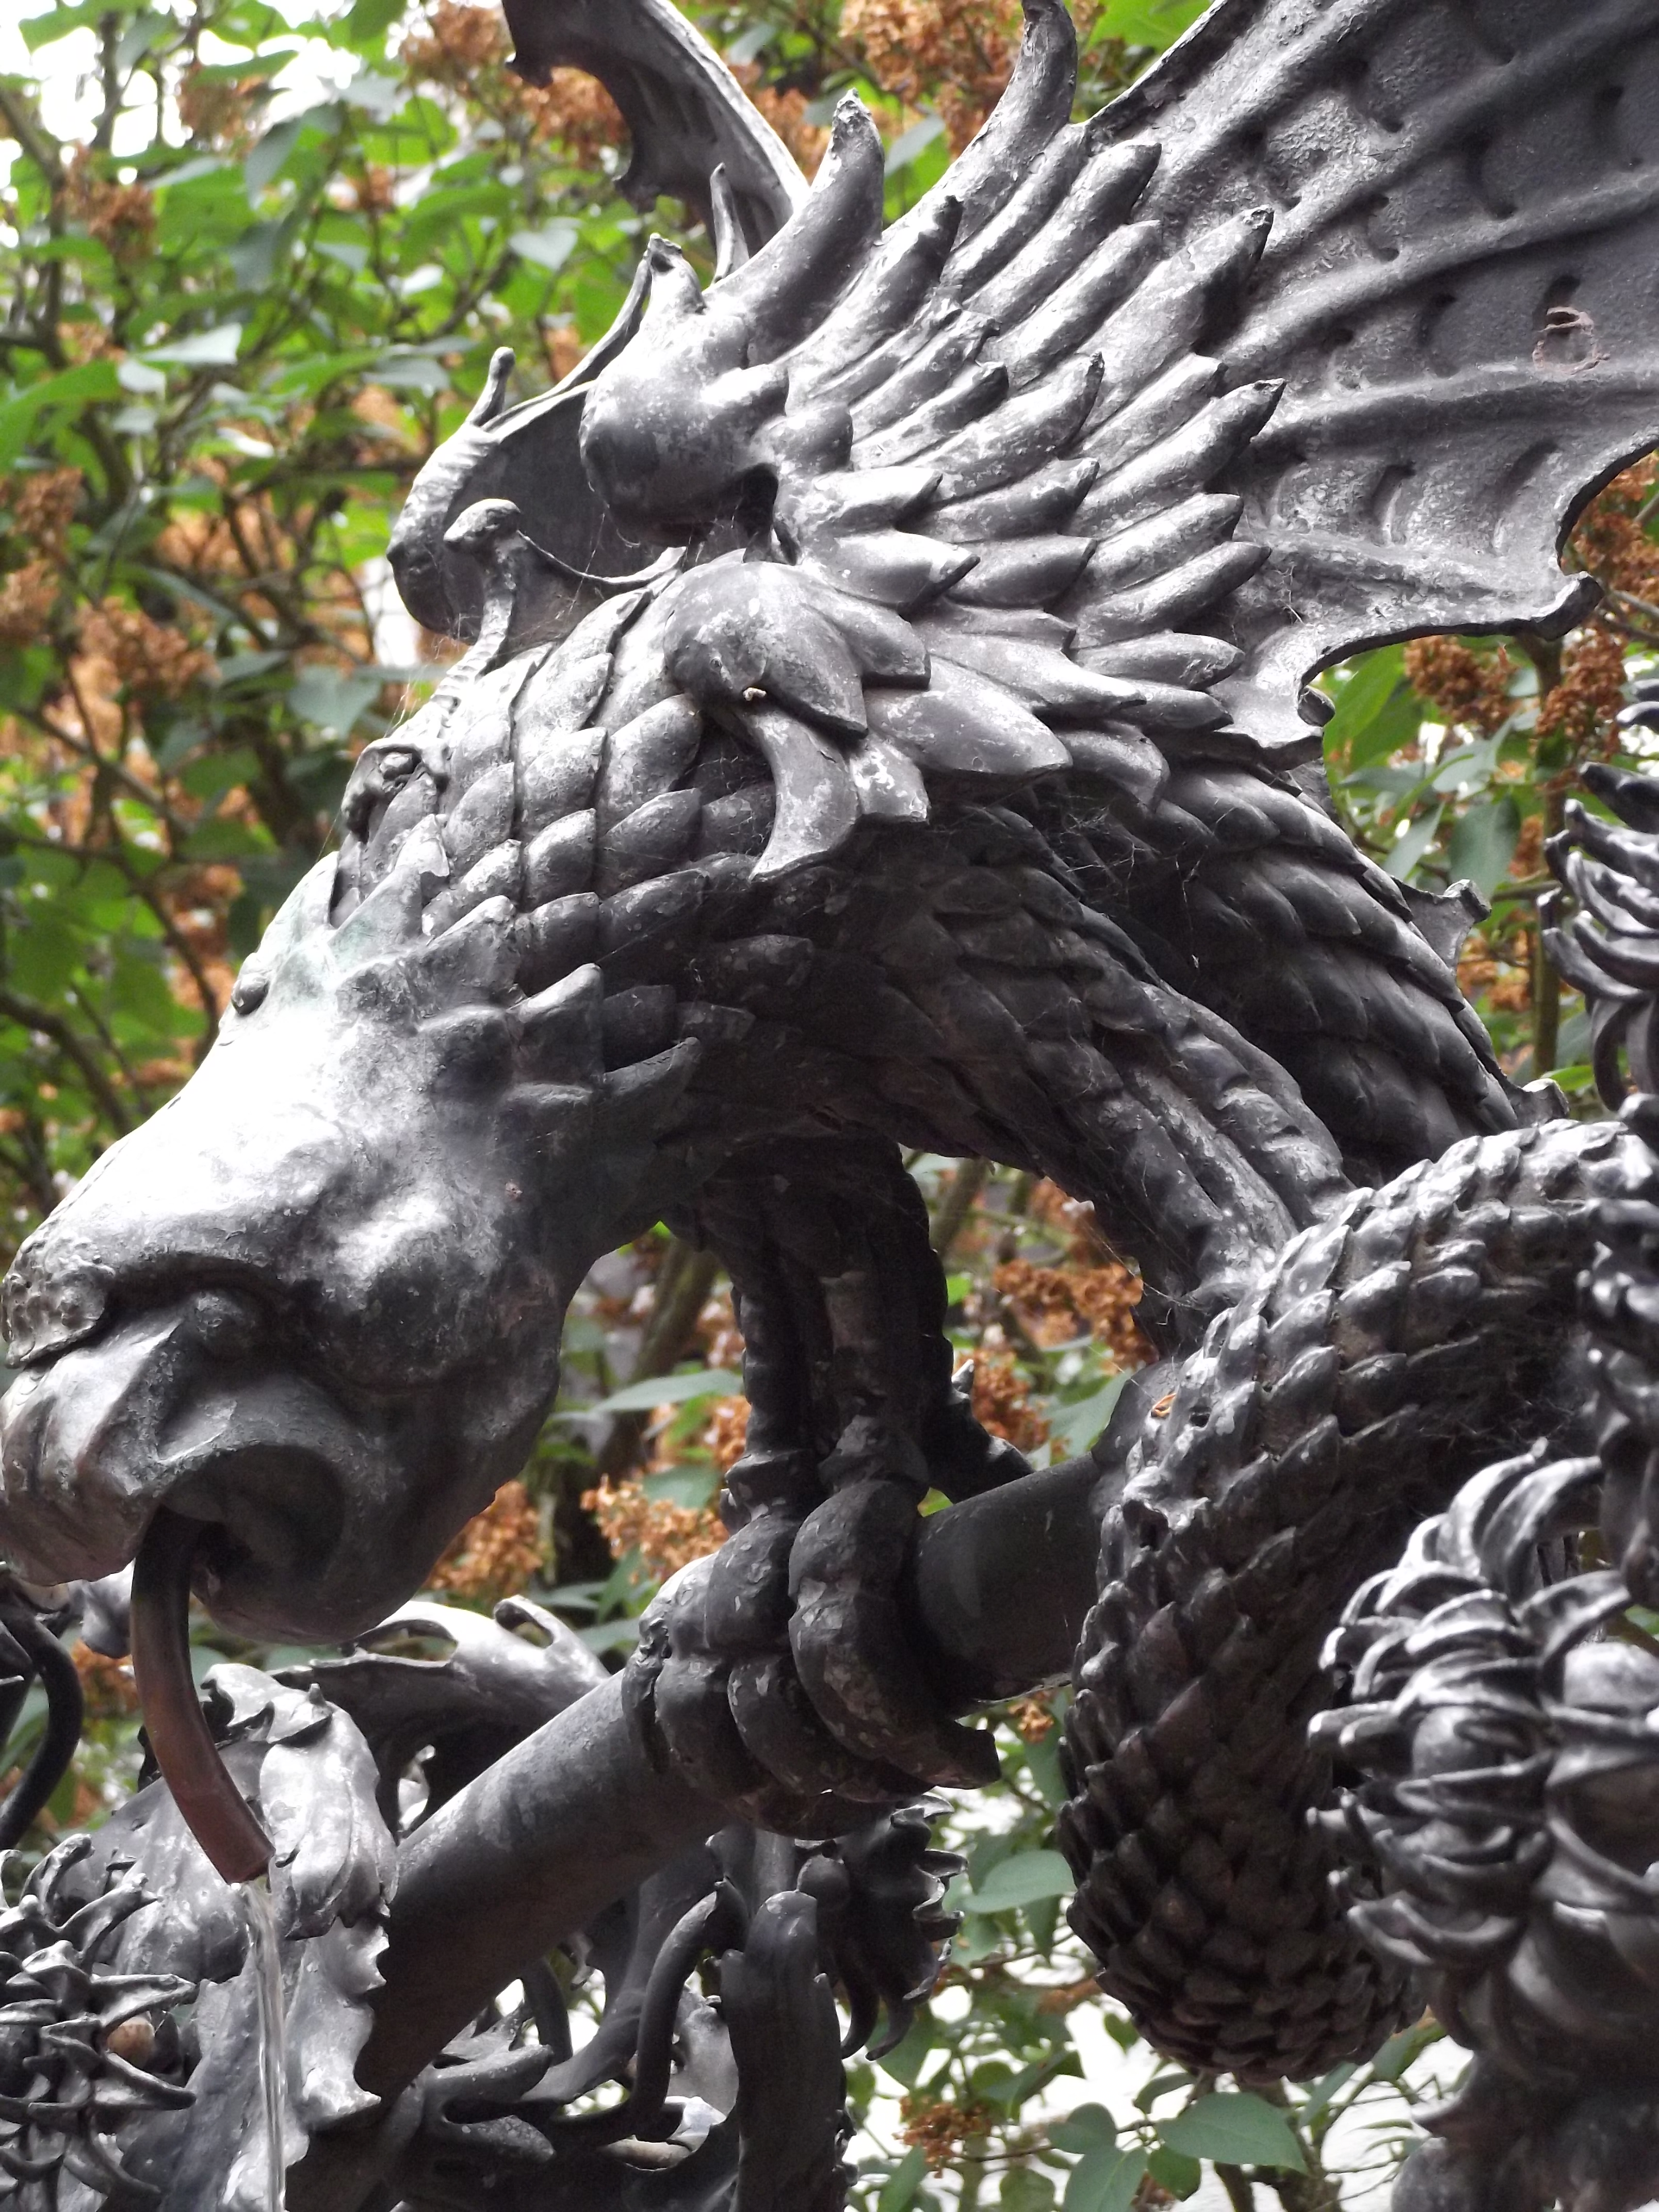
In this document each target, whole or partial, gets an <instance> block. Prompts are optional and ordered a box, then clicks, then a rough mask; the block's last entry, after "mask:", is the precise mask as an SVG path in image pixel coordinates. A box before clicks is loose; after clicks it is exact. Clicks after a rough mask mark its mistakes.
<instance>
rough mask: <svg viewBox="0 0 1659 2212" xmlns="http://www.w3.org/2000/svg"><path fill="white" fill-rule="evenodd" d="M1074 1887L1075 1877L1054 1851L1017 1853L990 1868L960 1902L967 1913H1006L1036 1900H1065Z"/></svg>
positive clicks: (1031, 1903) (1075, 1885)
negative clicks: (969, 1895)
mask: <svg viewBox="0 0 1659 2212" xmlns="http://www.w3.org/2000/svg"><path fill="white" fill-rule="evenodd" d="M1076 1887H1077V1877H1076V1875H1074V1874H1073V1872H1072V1869H1070V1867H1068V1866H1067V1865H1066V1862H1065V1860H1064V1859H1063V1858H1061V1857H1060V1853H1059V1852H1058V1851H1017V1852H1016V1853H1015V1855H1014V1857H1012V1858H1008V1859H1004V1861H1003V1862H1002V1863H1001V1865H1000V1866H996V1867H993V1868H992V1869H991V1871H990V1872H989V1874H987V1875H986V1877H985V1879H984V1881H983V1882H981V1884H980V1885H979V1886H978V1887H976V1888H975V1890H974V1892H973V1894H972V1896H971V1897H969V1898H968V1899H964V1900H963V1902H964V1905H965V1907H966V1909H967V1911H969V1912H1010V1911H1013V1910H1014V1908H1015V1907H1016V1906H1018V1905H1035V1904H1036V1900H1037V1899H1038V1898H1040V1897H1069V1896H1070V1895H1071V1894H1072V1892H1073V1890H1074V1889H1075V1888H1076Z"/></svg>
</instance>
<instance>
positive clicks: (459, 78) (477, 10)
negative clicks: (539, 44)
mask: <svg viewBox="0 0 1659 2212" xmlns="http://www.w3.org/2000/svg"><path fill="white" fill-rule="evenodd" d="M506 59H507V33H506V31H505V30H504V29H503V27H502V25H501V17H500V15H498V14H497V12H496V11H495V9H494V8H485V7H477V6H474V5H472V4H471V0H433V4H432V6H430V7H429V8H428V9H427V11H426V22H425V25H424V27H423V28H422V29H419V30H416V31H411V32H410V34H409V36H408V37H407V38H406V39H405V40H404V45H403V62H404V68H405V69H407V70H408V71H409V73H410V76H419V77H425V78H426V79H428V82H431V83H433V84H441V85H447V87H448V88H449V89H450V90H451V91H452V92H465V91H466V90H467V89H468V88H469V87H470V86H471V83H472V82H473V81H474V79H475V78H476V77H477V74H478V72H479V70H484V69H489V68H492V67H495V65H497V64H500V63H501V62H504V61H505V60H506Z"/></svg>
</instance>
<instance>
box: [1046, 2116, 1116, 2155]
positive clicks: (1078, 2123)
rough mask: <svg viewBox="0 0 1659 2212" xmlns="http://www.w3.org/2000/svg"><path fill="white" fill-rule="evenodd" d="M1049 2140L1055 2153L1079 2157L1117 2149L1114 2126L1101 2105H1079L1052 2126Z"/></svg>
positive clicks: (1113, 2120) (1113, 2122) (1113, 2121)
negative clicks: (1060, 2151) (1088, 2153)
mask: <svg viewBox="0 0 1659 2212" xmlns="http://www.w3.org/2000/svg"><path fill="white" fill-rule="evenodd" d="M1048 2140H1049V2142H1051V2143H1053V2145H1054V2148H1055V2149H1056V2150H1071V2151H1076V2152H1077V2153H1078V2154H1079V2156H1082V2155H1083V2154H1085V2153H1087V2152H1089V2151H1091V2150H1112V2149H1115V2148H1116V2145H1117V2122H1116V2121H1115V2119H1114V2118H1112V2116H1111V2114H1110V2113H1109V2112H1108V2111H1107V2109H1106V2107H1105V2106H1104V2105H1079V2106H1078V2107H1077V2108H1076V2110H1075V2111H1074V2112H1068V2113H1067V2114H1066V2118H1064V2119H1063V2120H1056V2121H1055V2122H1054V2125H1053V2126H1052V2127H1051V2128H1050V2129H1049V2130H1048Z"/></svg>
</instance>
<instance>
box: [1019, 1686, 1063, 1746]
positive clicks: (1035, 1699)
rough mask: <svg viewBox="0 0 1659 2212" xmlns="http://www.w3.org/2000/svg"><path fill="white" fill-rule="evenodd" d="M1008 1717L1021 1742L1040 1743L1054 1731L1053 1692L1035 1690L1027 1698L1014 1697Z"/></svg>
mask: <svg viewBox="0 0 1659 2212" xmlns="http://www.w3.org/2000/svg"><path fill="white" fill-rule="evenodd" d="M1008 1718H1009V1720H1010V1721H1011V1722H1012V1723H1013V1729H1014V1734H1015V1735H1017V1736H1018V1738H1019V1740H1020V1741H1021V1742H1022V1743H1041V1742H1042V1739H1043V1737H1044V1736H1045V1735H1053V1734H1054V1692H1053V1691H1052V1690H1036V1691H1034V1692H1032V1694H1031V1695H1030V1697H1029V1698H1016V1699H1014V1701H1013V1703H1012V1705H1010V1706H1009V1708H1008Z"/></svg>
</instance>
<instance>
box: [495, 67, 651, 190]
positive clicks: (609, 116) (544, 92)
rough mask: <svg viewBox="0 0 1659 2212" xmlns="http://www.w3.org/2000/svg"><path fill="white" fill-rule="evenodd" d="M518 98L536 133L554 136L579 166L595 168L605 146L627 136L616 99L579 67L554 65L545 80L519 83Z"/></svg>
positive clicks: (621, 140) (576, 165) (545, 136)
mask: <svg viewBox="0 0 1659 2212" xmlns="http://www.w3.org/2000/svg"><path fill="white" fill-rule="evenodd" d="M518 99H519V104H520V106H521V107H522V108H523V110H524V112H525V113H526V115H527V116H528V117H529V118H530V119H531V122H532V124H533V125H534V126H535V130H536V134H537V136H538V137H541V138H548V139H554V140H556V141H557V143H559V144H560V145H561V146H562V148H563V149H564V151H565V152H566V154H567V155H568V156H569V158H570V160H571V161H572V162H573V163H574V165H575V167H577V168H579V169H593V168H597V167H599V155H600V152H601V150H602V149H604V148H605V147H606V146H620V145H622V144H623V143H624V142H625V141H626V139H627V137H628V125H626V124H625V123H624V122H623V119H622V113H621V111H620V110H619V109H618V107H617V103H616V101H615V100H612V99H611V94H609V93H608V92H607V91H606V90H605V87H604V86H603V85H602V84H601V83H600V82H599V79H598V77H596V76H586V75H585V74H584V73H583V72H582V71H581V70H574V69H556V70H553V72H552V73H551V75H550V76H549V78H548V80H547V82H546V83H545V84H526V85H523V86H520V88H519V91H518Z"/></svg>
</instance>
